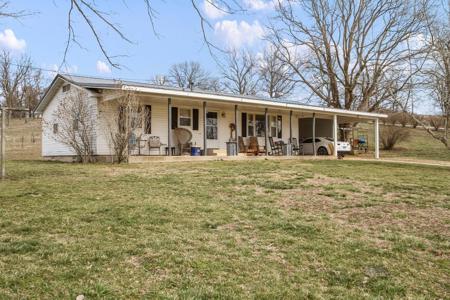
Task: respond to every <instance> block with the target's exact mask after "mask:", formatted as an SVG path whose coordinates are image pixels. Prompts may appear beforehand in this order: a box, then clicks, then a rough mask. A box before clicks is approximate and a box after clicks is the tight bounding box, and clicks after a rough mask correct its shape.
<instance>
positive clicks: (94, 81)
mask: <svg viewBox="0 0 450 300" xmlns="http://www.w3.org/2000/svg"><path fill="white" fill-rule="evenodd" d="M60 75H61V77H63V78H65V79H66V80H67V81H70V82H72V83H74V84H76V85H78V86H81V87H84V88H104V89H120V88H121V87H122V86H124V85H128V86H136V87H146V88H155V89H160V90H168V91H186V92H196V93H200V94H208V95H216V96H227V97H236V98H241V97H245V98H248V99H254V100H261V101H270V102H278V103H284V104H302V105H308V106H311V107H320V106H315V105H309V104H305V103H302V102H301V101H296V100H292V99H273V98H267V97H260V96H253V95H236V94H232V93H226V92H215V91H209V90H202V89H198V88H194V89H192V90H191V89H183V88H179V87H174V86H167V85H156V84H151V83H145V82H137V81H129V80H120V79H105V78H98V77H89V76H78V75H70V74H60Z"/></svg>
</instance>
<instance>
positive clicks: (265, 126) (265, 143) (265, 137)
mask: <svg viewBox="0 0 450 300" xmlns="http://www.w3.org/2000/svg"><path fill="white" fill-rule="evenodd" d="M268 123H269V122H268V121H267V108H266V109H265V110H264V146H265V148H266V156H268V155H269V148H268V143H267V138H268V136H269V135H268V132H267V128H268V127H269V126H268ZM272 155H273V153H272Z"/></svg>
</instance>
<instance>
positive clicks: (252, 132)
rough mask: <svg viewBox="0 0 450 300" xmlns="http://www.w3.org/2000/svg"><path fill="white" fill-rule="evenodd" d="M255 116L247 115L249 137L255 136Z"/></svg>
mask: <svg viewBox="0 0 450 300" xmlns="http://www.w3.org/2000/svg"><path fill="white" fill-rule="evenodd" d="M254 118H255V115H253V114H248V115H247V135H248V136H255V120H254Z"/></svg>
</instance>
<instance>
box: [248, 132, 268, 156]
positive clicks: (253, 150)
mask: <svg viewBox="0 0 450 300" xmlns="http://www.w3.org/2000/svg"><path fill="white" fill-rule="evenodd" d="M260 153H265V148H264V147H262V148H261V147H260V146H259V143H258V138H257V137H256V136H251V137H250V138H249V143H248V148H247V154H253V155H255V156H257V155H259V154H260Z"/></svg>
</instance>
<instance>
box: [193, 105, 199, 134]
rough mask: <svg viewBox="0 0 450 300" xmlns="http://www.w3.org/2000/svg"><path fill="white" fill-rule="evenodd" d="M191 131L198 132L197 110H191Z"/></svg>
mask: <svg viewBox="0 0 450 300" xmlns="http://www.w3.org/2000/svg"><path fill="white" fill-rule="evenodd" d="M192 130H198V109H197V108H194V109H192Z"/></svg>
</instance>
